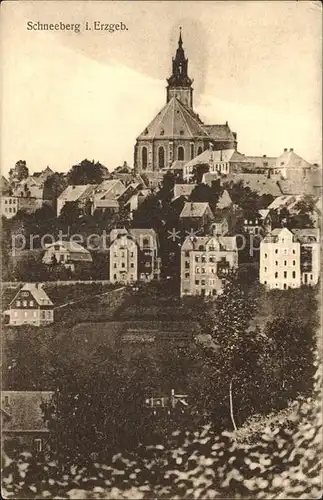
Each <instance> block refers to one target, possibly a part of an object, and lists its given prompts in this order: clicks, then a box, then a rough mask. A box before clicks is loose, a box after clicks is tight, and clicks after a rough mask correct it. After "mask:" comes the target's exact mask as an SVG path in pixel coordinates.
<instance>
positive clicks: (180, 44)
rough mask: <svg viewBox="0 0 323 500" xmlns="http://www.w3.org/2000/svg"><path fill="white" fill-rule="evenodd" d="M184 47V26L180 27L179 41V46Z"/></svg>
mask: <svg viewBox="0 0 323 500" xmlns="http://www.w3.org/2000/svg"><path fill="white" fill-rule="evenodd" d="M182 45H183V40H182V26H180V27H179V39H178V46H179V47H182Z"/></svg>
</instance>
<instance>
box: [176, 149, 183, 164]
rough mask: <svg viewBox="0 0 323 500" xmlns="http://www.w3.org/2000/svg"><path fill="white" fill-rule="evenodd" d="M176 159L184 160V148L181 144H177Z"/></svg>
mask: <svg viewBox="0 0 323 500" xmlns="http://www.w3.org/2000/svg"><path fill="white" fill-rule="evenodd" d="M177 159H178V160H181V161H183V160H184V148H183V146H178V148H177Z"/></svg>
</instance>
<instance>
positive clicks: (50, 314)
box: [47, 310, 52, 319]
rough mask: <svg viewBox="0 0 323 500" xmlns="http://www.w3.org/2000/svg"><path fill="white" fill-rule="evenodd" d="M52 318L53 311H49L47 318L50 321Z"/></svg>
mask: <svg viewBox="0 0 323 500" xmlns="http://www.w3.org/2000/svg"><path fill="white" fill-rule="evenodd" d="M51 317H52V311H49V310H48V311H47V318H48V319H51Z"/></svg>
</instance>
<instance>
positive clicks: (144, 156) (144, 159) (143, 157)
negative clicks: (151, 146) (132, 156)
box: [141, 146, 148, 168]
mask: <svg viewBox="0 0 323 500" xmlns="http://www.w3.org/2000/svg"><path fill="white" fill-rule="evenodd" d="M141 163H142V168H147V164H148V153H147V148H146V146H143V147H142V148H141Z"/></svg>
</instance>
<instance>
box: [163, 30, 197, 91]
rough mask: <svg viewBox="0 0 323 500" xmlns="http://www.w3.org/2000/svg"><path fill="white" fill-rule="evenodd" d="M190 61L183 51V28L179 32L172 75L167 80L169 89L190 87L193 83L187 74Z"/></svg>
mask: <svg viewBox="0 0 323 500" xmlns="http://www.w3.org/2000/svg"><path fill="white" fill-rule="evenodd" d="M187 68H188V59H187V58H186V57H185V52H184V49H183V39H182V28H180V31H179V38H178V47H177V50H176V55H175V57H173V59H172V75H171V76H170V78H168V79H167V83H168V85H169V87H173V88H174V87H190V86H191V85H192V83H193V80H191V79H190V78H189V76H188V74H187Z"/></svg>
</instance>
